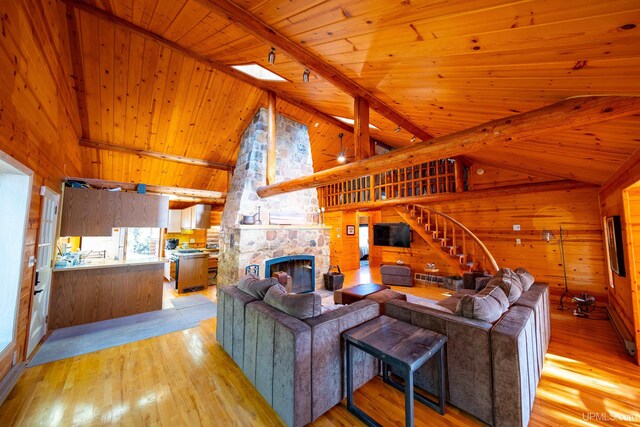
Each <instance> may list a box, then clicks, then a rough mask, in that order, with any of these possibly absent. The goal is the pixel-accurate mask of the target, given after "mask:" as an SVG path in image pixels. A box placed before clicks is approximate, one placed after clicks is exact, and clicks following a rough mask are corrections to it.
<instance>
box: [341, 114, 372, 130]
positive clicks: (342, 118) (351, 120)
mask: <svg viewBox="0 0 640 427" xmlns="http://www.w3.org/2000/svg"><path fill="white" fill-rule="evenodd" d="M333 117H334V118H335V119H338V120H340V121H341V122H342V123H346V124H348V125H351V126H353V125H354V123H355V121H354V120H353V119H347V118H346V117H340V116H333ZM369 127H370V128H371V129H378V130H380V128H379V127H378V126H376V125H372V124H371V123H369Z"/></svg>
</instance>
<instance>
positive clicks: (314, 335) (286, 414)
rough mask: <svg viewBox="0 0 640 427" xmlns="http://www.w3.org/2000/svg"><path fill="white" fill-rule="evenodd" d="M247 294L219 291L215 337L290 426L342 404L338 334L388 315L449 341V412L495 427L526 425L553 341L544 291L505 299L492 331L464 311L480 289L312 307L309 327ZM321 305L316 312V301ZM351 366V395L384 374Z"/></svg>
mask: <svg viewBox="0 0 640 427" xmlns="http://www.w3.org/2000/svg"><path fill="white" fill-rule="evenodd" d="M505 271H506V270H505ZM509 272H511V270H509ZM511 273H512V272H511ZM507 281H508V280H507ZM531 282H533V278H532V277H531V281H530V283H531ZM278 286H279V285H275V286H273V287H272V288H273V290H276V289H275V288H277V287H278ZM241 287H242V285H240V286H238V287H236V286H226V287H221V288H220V289H219V291H218V318H217V330H216V338H217V340H218V342H219V343H220V344H221V345H222V346H223V348H224V349H225V351H226V352H227V353H228V354H229V355H230V356H231V357H232V358H233V359H234V361H235V362H236V363H237V364H238V366H239V367H240V368H241V369H242V371H243V372H244V374H245V375H246V377H247V378H248V379H249V380H250V381H251V383H252V384H253V385H254V386H255V387H256V389H257V390H258V391H259V392H260V394H261V395H262V396H263V397H264V398H265V400H266V401H267V402H268V403H269V404H270V405H271V406H272V407H273V409H274V410H275V411H276V412H277V413H278V414H279V415H280V417H281V418H282V420H283V421H284V422H285V423H286V424H287V425H289V426H302V425H305V424H308V423H310V422H312V421H314V420H316V419H317V418H318V417H319V416H320V415H322V414H324V413H325V412H327V411H328V410H329V409H331V408H332V407H333V406H335V405H337V404H338V403H340V401H341V400H342V399H343V398H344V397H345V386H344V381H345V378H344V346H343V342H342V338H341V335H342V333H343V332H344V331H346V330H348V329H350V328H353V327H355V326H357V325H359V324H361V323H364V322H366V321H368V320H371V319H373V318H375V317H377V316H379V315H380V313H381V308H384V311H385V315H387V316H390V317H394V318H396V319H399V320H402V321H405V322H407V323H411V324H414V325H416V326H420V327H423V328H425V329H430V330H433V331H436V332H439V333H441V334H444V335H446V336H447V337H448V343H447V359H446V364H447V369H446V372H447V374H446V375H447V376H446V382H447V401H448V403H449V404H450V405H453V406H456V407H458V408H460V409H462V410H463V411H465V412H468V413H469V414H471V415H473V416H475V417H477V418H478V419H480V420H482V421H484V422H485V423H487V424H490V425H495V426H497V427H503V426H506V427H512V426H526V425H527V424H528V422H529V417H530V414H531V408H532V405H533V401H534V398H535V393H536V388H537V386H538V382H539V380H540V376H541V373H542V364H543V361H544V356H545V354H546V352H547V348H548V344H549V339H550V319H549V289H548V286H547V285H546V284H543V283H533V285H531V286H530V287H527V288H528V290H526V291H524V292H523V293H522V294H521V295H518V298H517V299H515V298H513V294H511V293H510V292H508V291H507V294H509V295H510V298H512V299H513V301H511V302H510V303H507V302H506V301H507V297H506V296H505V294H502V295H501V298H502V299H503V300H504V302H505V303H507V304H508V309H507V308H504V310H506V311H504V312H503V313H502V314H500V315H499V316H498V317H497V320H496V321H493V322H491V323H490V322H487V321H482V320H477V319H474V318H467V317H463V316H461V315H460V309H459V308H460V305H461V304H460V302H461V301H462V300H469V299H470V297H469V295H471V294H476V292H478V291H476V290H463V291H461V292H459V293H458V294H456V295H454V296H451V297H449V298H447V299H445V300H443V301H440V302H437V303H436V302H435V301H433V302H427V301H424V302H422V303H420V304H416V303H412V302H407V301H405V300H403V299H399V298H397V299H391V300H388V301H387V298H384V299H383V300H384V302H382V300H381V302H382V304H383V307H381V304H379V303H378V302H376V301H374V300H375V299H376V298H373V296H370V297H372V298H371V299H365V300H363V301H358V302H356V303H354V304H351V305H348V306H344V307H341V308H338V309H336V310H333V311H329V312H326V313H324V314H320V315H316V309H315V308H314V309H313V310H311V311H309V314H308V318H305V319H303V320H300V319H299V318H296V317H294V316H292V315H289V314H286V313H285V312H283V311H281V310H278V309H277V308H275V307H274V306H273V305H276V306H278V307H279V308H281V309H282V310H286V307H282V306H280V305H279V304H280V302H278V303H276V304H274V302H273V298H270V295H269V294H270V293H271V292H272V290H271V289H270V290H269V292H267V295H266V296H264V292H263V293H260V294H256V295H253V296H252V295H249V294H248V293H246V292H244V291H243V290H240V289H239V288H241ZM489 288H490V286H487V289H489ZM243 289H244V288H243ZM265 289H267V288H265ZM276 293H277V292H276ZM480 293H482V291H480ZM480 293H479V295H480ZM484 293H485V294H486V295H490V294H491V293H495V292H484ZM374 295H375V294H374ZM263 297H264V300H262V298H263ZM297 297H298V296H292V299H295V298H297ZM476 297H477V296H476ZM467 302H469V301H467ZM269 303H270V304H271V305H270V304H269ZM315 303H316V305H317V304H319V297H318V298H317V300H316V301H315ZM456 309H458V314H456V313H455V311H456ZM294 311H295V310H294ZM299 312H300V311H299V310H298V311H296V313H299ZM302 312H304V310H303V311H302ZM354 358H355V360H356V369H355V378H354V387H355V388H358V387H360V386H361V385H363V384H365V383H366V382H368V381H369V380H371V379H372V378H373V377H375V376H376V375H377V374H378V373H379V366H378V363H377V361H376V360H375V359H374V358H372V357H371V356H369V355H366V354H364V353H363V352H361V351H359V350H356V351H355V353H354ZM433 363H435V362H434V361H430V362H428V363H427V364H426V365H425V366H423V367H422V368H421V369H420V370H419V371H418V372H417V373H416V376H415V382H416V385H417V386H419V387H421V388H423V389H425V390H427V391H431V392H433V391H435V384H436V377H435V372H437V370H436V369H435V366H433Z"/></svg>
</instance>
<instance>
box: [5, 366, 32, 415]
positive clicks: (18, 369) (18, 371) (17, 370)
mask: <svg viewBox="0 0 640 427" xmlns="http://www.w3.org/2000/svg"><path fill="white" fill-rule="evenodd" d="M26 366H27V362H20V363H17V364H16V365H14V366H13V368H11V370H10V371H9V372H8V373H7V375H6V376H5V377H4V378H3V379H2V381H0V405H2V404H3V403H4V400H5V399H6V398H7V396H8V395H9V393H10V392H11V390H12V389H13V387H14V386H15V385H16V383H17V382H18V380H19V379H20V376H21V375H22V372H23V371H24V368H25V367H26Z"/></svg>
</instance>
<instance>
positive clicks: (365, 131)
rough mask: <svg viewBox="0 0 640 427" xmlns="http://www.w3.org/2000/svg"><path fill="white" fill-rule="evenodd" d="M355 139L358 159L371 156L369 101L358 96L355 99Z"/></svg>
mask: <svg viewBox="0 0 640 427" xmlns="http://www.w3.org/2000/svg"><path fill="white" fill-rule="evenodd" d="M353 117H354V126H353V139H354V141H353V142H354V145H355V155H356V160H362V159H367V158H369V157H371V138H370V137H369V102H368V101H367V100H366V99H364V98H362V97H360V96H356V97H355V98H354V99H353Z"/></svg>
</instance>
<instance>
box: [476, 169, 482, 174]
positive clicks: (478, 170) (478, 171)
mask: <svg viewBox="0 0 640 427" xmlns="http://www.w3.org/2000/svg"><path fill="white" fill-rule="evenodd" d="M476 173H477V174H478V175H484V169H482V168H478V169H476Z"/></svg>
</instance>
